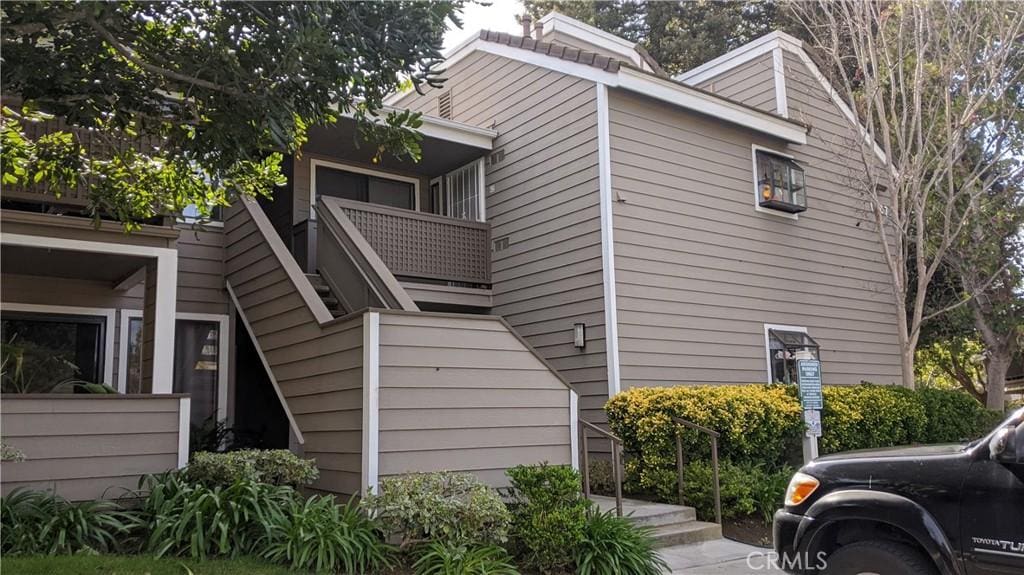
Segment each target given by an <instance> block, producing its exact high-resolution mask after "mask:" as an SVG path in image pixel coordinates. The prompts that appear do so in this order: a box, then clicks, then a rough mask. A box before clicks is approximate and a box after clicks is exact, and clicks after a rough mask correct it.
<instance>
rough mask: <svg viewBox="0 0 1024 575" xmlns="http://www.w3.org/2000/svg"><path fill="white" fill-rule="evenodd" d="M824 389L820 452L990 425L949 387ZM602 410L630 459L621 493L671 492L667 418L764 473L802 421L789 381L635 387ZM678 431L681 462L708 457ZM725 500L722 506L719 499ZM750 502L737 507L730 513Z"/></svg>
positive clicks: (790, 452)
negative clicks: (715, 435)
mask: <svg viewBox="0 0 1024 575" xmlns="http://www.w3.org/2000/svg"><path fill="white" fill-rule="evenodd" d="M823 393H824V399H825V409H824V410H823V411H822V416H821V419H822V422H821V424H822V429H823V431H824V434H823V435H822V437H821V439H820V440H819V448H820V450H821V452H822V453H834V452H838V451H846V450H851V449H865V448H874V447H886V446H892V445H901V444H909V443H936V442H948V441H955V440H957V439H961V438H966V437H979V436H981V435H982V434H983V433H984V432H986V431H988V430H989V429H990V428H991V427H992V425H994V421H993V417H994V416H993V415H992V414H991V413H990V412H989V411H988V410H986V409H985V408H984V407H982V406H981V404H979V403H978V402H976V401H975V400H974V399H973V398H971V397H970V396H968V395H966V394H965V393H963V392H961V391H956V390H938V389H920V390H918V391H912V390H908V389H905V388H902V387H894V386H876V385H870V384H864V385H855V386H826V387H825V389H824V391H823ZM605 410H606V411H607V413H608V420H609V425H610V426H611V429H612V431H613V432H614V433H615V434H617V435H618V436H619V437H621V438H622V439H623V443H624V447H625V450H626V452H627V453H628V454H629V455H630V456H631V457H630V458H629V460H628V461H627V463H626V481H627V489H629V490H631V491H634V492H643V493H649V494H652V495H655V496H656V497H658V498H660V499H663V500H666V501H671V500H674V499H675V497H676V491H675V483H676V481H677V478H676V472H675V464H676V447H675V433H676V426H675V425H673V423H672V417H679V418H681V419H686V420H689V421H693V422H694V423H697V424H700V425H703V426H705V427H709V428H711V429H714V430H716V431H718V432H719V433H721V434H722V436H721V438H720V439H719V455H720V457H721V459H722V460H723V461H732V462H733V463H735V464H737V465H740V466H741V467H744V468H746V469H750V468H753V467H763V468H764V469H765V470H779V469H783V468H784V466H785V465H793V464H797V463H799V462H800V437H801V435H802V432H803V422H802V415H801V410H800V401H799V399H798V398H797V392H796V388H795V386H783V385H763V384H752V385H726V386H695V387H662V388H633V389H630V390H628V391H626V392H624V393H620V394H619V395H617V396H615V397H614V398H613V399H612V400H610V401H609V402H608V403H607V405H606V406H605ZM682 437H683V449H684V450H685V453H686V457H687V459H688V460H689V461H697V462H700V461H708V460H709V459H710V453H709V452H710V448H709V446H708V439H707V437H706V436H704V435H699V434H697V432H695V431H691V430H683V431H682ZM698 469H699V468H698ZM723 473H724V472H723ZM736 485H739V483H737V484H736ZM730 487H733V486H730ZM724 490H725V486H724V484H723V493H724ZM743 499H745V498H743V497H738V498H737V501H741V500H743ZM723 501H724V495H723ZM723 506H724V507H726V508H728V505H726V504H725V503H724V502H723ZM749 507H750V506H749V505H746V504H743V505H740V506H739V508H738V509H743V510H745V509H749Z"/></svg>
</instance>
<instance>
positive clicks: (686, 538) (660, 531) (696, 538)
mask: <svg viewBox="0 0 1024 575" xmlns="http://www.w3.org/2000/svg"><path fill="white" fill-rule="evenodd" d="M651 535H652V536H653V537H654V541H655V545H654V546H655V547H657V548H659V549H661V548H663V547H671V546H673V545H685V544H687V543H700V542H702V541H711V540H713V539H721V538H722V526H721V525H719V524H717V523H708V522H706V521H686V522H684V523H677V524H675V525H662V526H660V527H656V528H655V529H654V532H653V533H651Z"/></svg>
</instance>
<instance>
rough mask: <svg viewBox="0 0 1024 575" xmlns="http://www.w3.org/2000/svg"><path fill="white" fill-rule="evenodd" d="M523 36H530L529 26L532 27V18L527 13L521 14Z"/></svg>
mask: <svg viewBox="0 0 1024 575" xmlns="http://www.w3.org/2000/svg"><path fill="white" fill-rule="evenodd" d="M522 21H523V38H529V37H530V28H532V27H533V18H532V17H531V16H530V15H529V14H523V18H522Z"/></svg>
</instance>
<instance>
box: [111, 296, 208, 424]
mask: <svg viewBox="0 0 1024 575" xmlns="http://www.w3.org/2000/svg"><path fill="white" fill-rule="evenodd" d="M122 313H123V314H125V315H124V316H122V318H123V319H122V320H121V321H122V322H123V323H122V328H121V329H122V331H121V334H122V338H124V340H125V342H124V343H122V345H121V353H122V354H123V356H124V357H125V358H126V359H123V360H122V369H123V370H124V371H125V375H124V376H122V383H123V385H124V387H125V389H126V390H127V393H139V392H140V391H141V389H142V317H141V312H139V311H135V310H125V311H122ZM181 315H185V316H195V315H198V316H199V317H200V318H202V319H181V317H180V316H179V319H177V320H176V321H175V324H174V385H173V392H174V393H187V394H189V395H190V396H191V398H192V401H191V405H192V412H191V414H190V415H191V419H190V421H191V423H192V426H193V427H201V426H202V425H203V424H204V423H205V422H207V421H208V420H210V418H213V417H216V418H218V419H220V418H223V417H224V416H225V414H226V409H225V407H226V406H224V405H223V403H224V402H225V401H226V394H227V387H226V385H227V374H226V373H225V372H224V369H225V367H226V363H225V360H226V356H224V355H223V354H225V353H227V350H224V349H222V347H223V346H224V345H226V342H227V334H226V333H224V332H223V330H224V329H225V327H224V326H225V325H226V317H225V318H223V319H222V318H221V316H213V315H211V316H209V317H210V318H211V319H209V320H207V319H205V318H206V317H208V316H206V315H204V314H181Z"/></svg>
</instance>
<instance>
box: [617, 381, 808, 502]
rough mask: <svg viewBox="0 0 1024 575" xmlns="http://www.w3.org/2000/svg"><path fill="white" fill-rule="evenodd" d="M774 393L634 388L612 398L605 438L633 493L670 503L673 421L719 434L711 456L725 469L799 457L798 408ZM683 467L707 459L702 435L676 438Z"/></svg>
mask: <svg viewBox="0 0 1024 575" xmlns="http://www.w3.org/2000/svg"><path fill="white" fill-rule="evenodd" d="M793 393H794V392H793V391H792V390H791V389H789V388H787V387H785V386H780V385H723V386H700V387H683V386H679V387H635V388H632V389H630V390H628V391H625V392H623V393H620V394H618V395H616V396H615V397H614V398H612V399H611V400H610V401H609V402H608V403H607V405H606V406H605V410H606V411H607V412H608V421H609V425H610V426H611V429H612V432H613V433H615V434H616V435H618V436H619V437H621V438H622V441H623V446H624V447H625V450H626V452H628V453H629V454H630V455H631V457H630V458H629V460H628V461H627V463H626V476H627V477H628V478H629V481H630V484H631V486H632V488H633V489H636V490H640V491H645V492H653V493H655V494H657V495H658V496H660V497H662V498H664V499H671V498H672V497H673V495H672V494H673V491H674V486H673V485H670V483H671V484H674V483H675V472H674V471H673V470H674V469H675V465H676V440H675V437H676V429H677V426H676V425H675V424H674V423H672V418H673V417H678V418H681V419H685V420H688V421H692V422H694V423H697V424H699V425H703V426H705V427H709V428H711V429H714V430H716V431H718V432H719V433H721V434H722V437H721V438H720V440H719V455H720V456H721V457H722V458H723V459H730V460H733V461H748V460H749V461H758V462H763V463H764V464H765V465H770V466H779V465H782V464H784V463H786V462H788V461H791V460H792V459H793V458H794V457H795V456H798V455H799V447H800V435H801V433H802V432H803V423H802V421H801V411H800V405H799V403H798V402H797V401H796V400H795V397H794V395H793ZM681 434H682V437H683V449H684V451H685V453H686V455H687V458H688V459H690V460H707V459H710V456H711V454H710V451H711V448H710V446H709V441H708V438H707V436H706V435H702V434H699V433H698V432H696V431H693V430H689V429H684V430H681Z"/></svg>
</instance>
